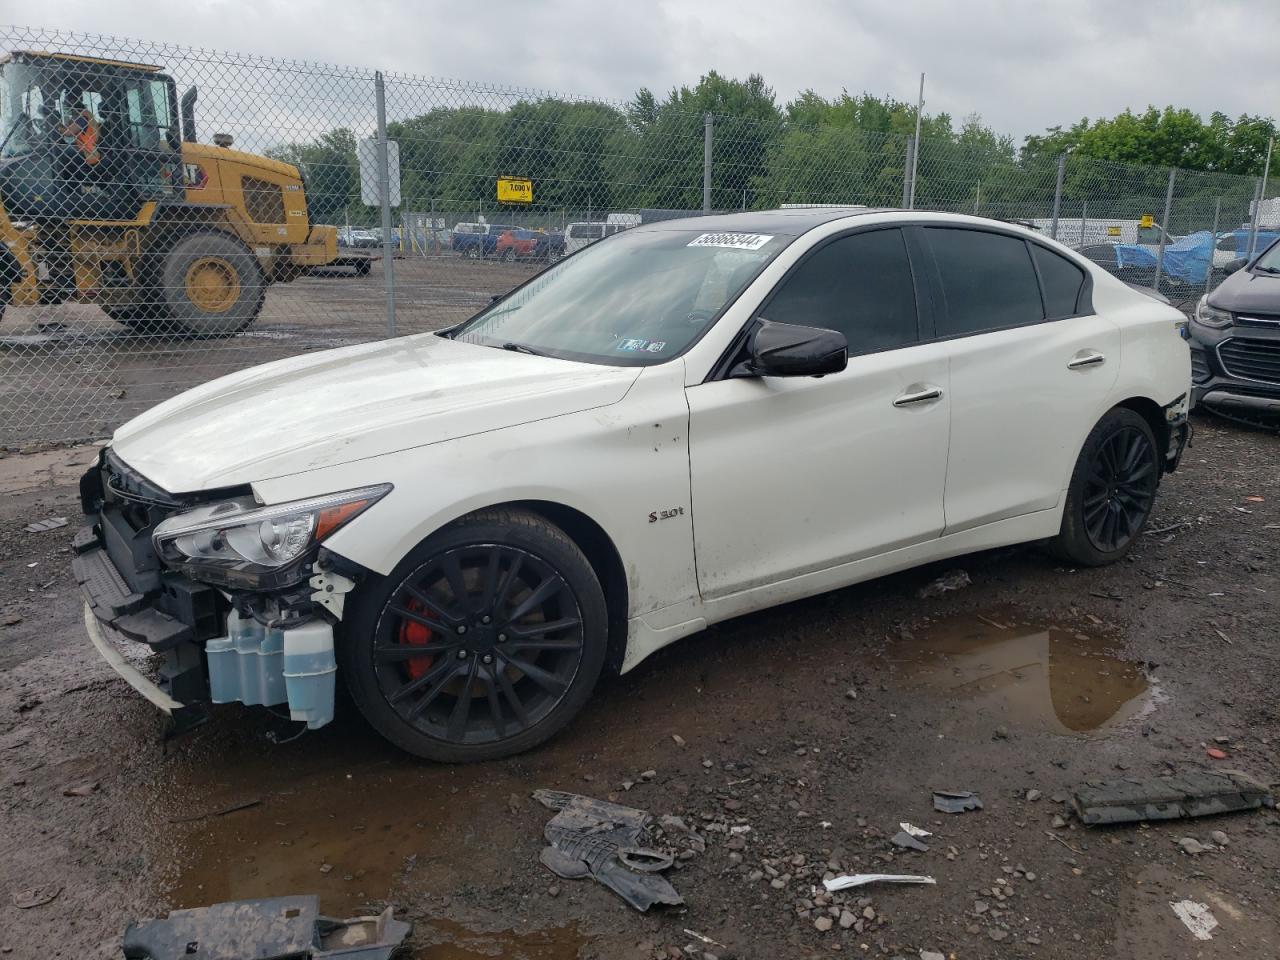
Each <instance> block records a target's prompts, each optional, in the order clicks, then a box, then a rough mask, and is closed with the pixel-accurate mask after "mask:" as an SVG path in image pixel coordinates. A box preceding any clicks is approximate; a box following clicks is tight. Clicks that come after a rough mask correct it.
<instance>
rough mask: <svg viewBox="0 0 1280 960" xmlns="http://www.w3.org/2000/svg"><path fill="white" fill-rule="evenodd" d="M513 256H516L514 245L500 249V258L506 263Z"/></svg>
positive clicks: (513, 257)
mask: <svg viewBox="0 0 1280 960" xmlns="http://www.w3.org/2000/svg"><path fill="white" fill-rule="evenodd" d="M515 258H516V248H515V247H507V248H506V249H505V250H503V251H502V259H503V260H504V261H506V262H507V263H510V262H511V261H512V260H514V259H515Z"/></svg>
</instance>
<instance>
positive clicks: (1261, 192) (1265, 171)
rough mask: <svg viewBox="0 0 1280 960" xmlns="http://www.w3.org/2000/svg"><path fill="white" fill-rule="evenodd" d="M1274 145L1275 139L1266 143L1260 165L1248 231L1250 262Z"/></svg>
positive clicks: (1256, 238)
mask: <svg viewBox="0 0 1280 960" xmlns="http://www.w3.org/2000/svg"><path fill="white" fill-rule="evenodd" d="M1275 145H1276V138H1275V137H1272V138H1271V139H1270V140H1268V141H1267V160H1266V162H1265V163H1264V164H1263V165H1262V179H1261V180H1259V181H1258V202H1257V204H1255V205H1254V208H1253V225H1252V227H1251V228H1250V231H1249V259H1250V260H1252V259H1253V253H1254V251H1255V250H1257V248H1258V218H1259V217H1261V216H1262V201H1263V200H1264V199H1265V197H1266V192H1267V174H1269V173H1270V172H1271V148H1272V147H1274V146H1275Z"/></svg>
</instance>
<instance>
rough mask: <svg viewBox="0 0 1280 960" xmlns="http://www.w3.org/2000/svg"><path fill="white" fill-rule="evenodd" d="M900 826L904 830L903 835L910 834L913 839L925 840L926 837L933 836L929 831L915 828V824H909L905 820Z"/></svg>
mask: <svg viewBox="0 0 1280 960" xmlns="http://www.w3.org/2000/svg"><path fill="white" fill-rule="evenodd" d="M898 826H899V827H901V828H902V832H903V833H909V834H911V836H913V837H920V838H924V837H932V836H933V834H932V833H930V832H929V831H928V830H922V829H920V828H919V827H917V826H914V825H913V824H910V823H907V822H906V821H905V820H904V821H902V823H900V824H898Z"/></svg>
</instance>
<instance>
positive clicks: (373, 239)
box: [338, 227, 382, 249]
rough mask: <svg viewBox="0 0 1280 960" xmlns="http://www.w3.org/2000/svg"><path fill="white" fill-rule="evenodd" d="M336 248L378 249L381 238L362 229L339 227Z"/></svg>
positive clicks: (375, 232) (380, 244) (370, 231)
mask: <svg viewBox="0 0 1280 960" xmlns="http://www.w3.org/2000/svg"><path fill="white" fill-rule="evenodd" d="M338 246H340V247H352V248H355V249H361V248H368V247H380V246H382V238H381V237H379V236H378V233H377V231H374V230H368V229H364V228H362V227H341V228H340V229H339V230H338Z"/></svg>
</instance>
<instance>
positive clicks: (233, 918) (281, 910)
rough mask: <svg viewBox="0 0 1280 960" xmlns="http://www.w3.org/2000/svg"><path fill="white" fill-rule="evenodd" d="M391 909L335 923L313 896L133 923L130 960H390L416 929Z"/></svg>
mask: <svg viewBox="0 0 1280 960" xmlns="http://www.w3.org/2000/svg"><path fill="white" fill-rule="evenodd" d="M393 911H394V908H393V907H387V909H386V910H384V911H382V913H381V914H379V915H378V916H376V917H353V918H351V919H348V920H334V919H332V918H330V917H322V916H321V915H320V901H319V898H317V897H314V896H297V897H270V898H267V899H263V900H236V901H230V902H227V903H215V904H213V905H211V906H208V907H196V908H194V909H190V910H174V911H173V912H172V913H170V914H169V916H168V918H167V919H164V920H143V921H140V922H137V923H131V924H129V926H128V928H127V929H126V930H125V932H124V955H125V957H126V958H127V960H338V958H341V960H388V958H390V957H391V956H392V955H393V954H394V953H395V952H396V951H397V950H398V949H399V948H400V945H401V943H402V942H403V941H404V938H405V937H407V936H408V935H409V932H410V931H411V930H412V929H413V927H412V925H411V924H409V923H406V922H405V921H403V920H397V919H395V917H394V916H393Z"/></svg>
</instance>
